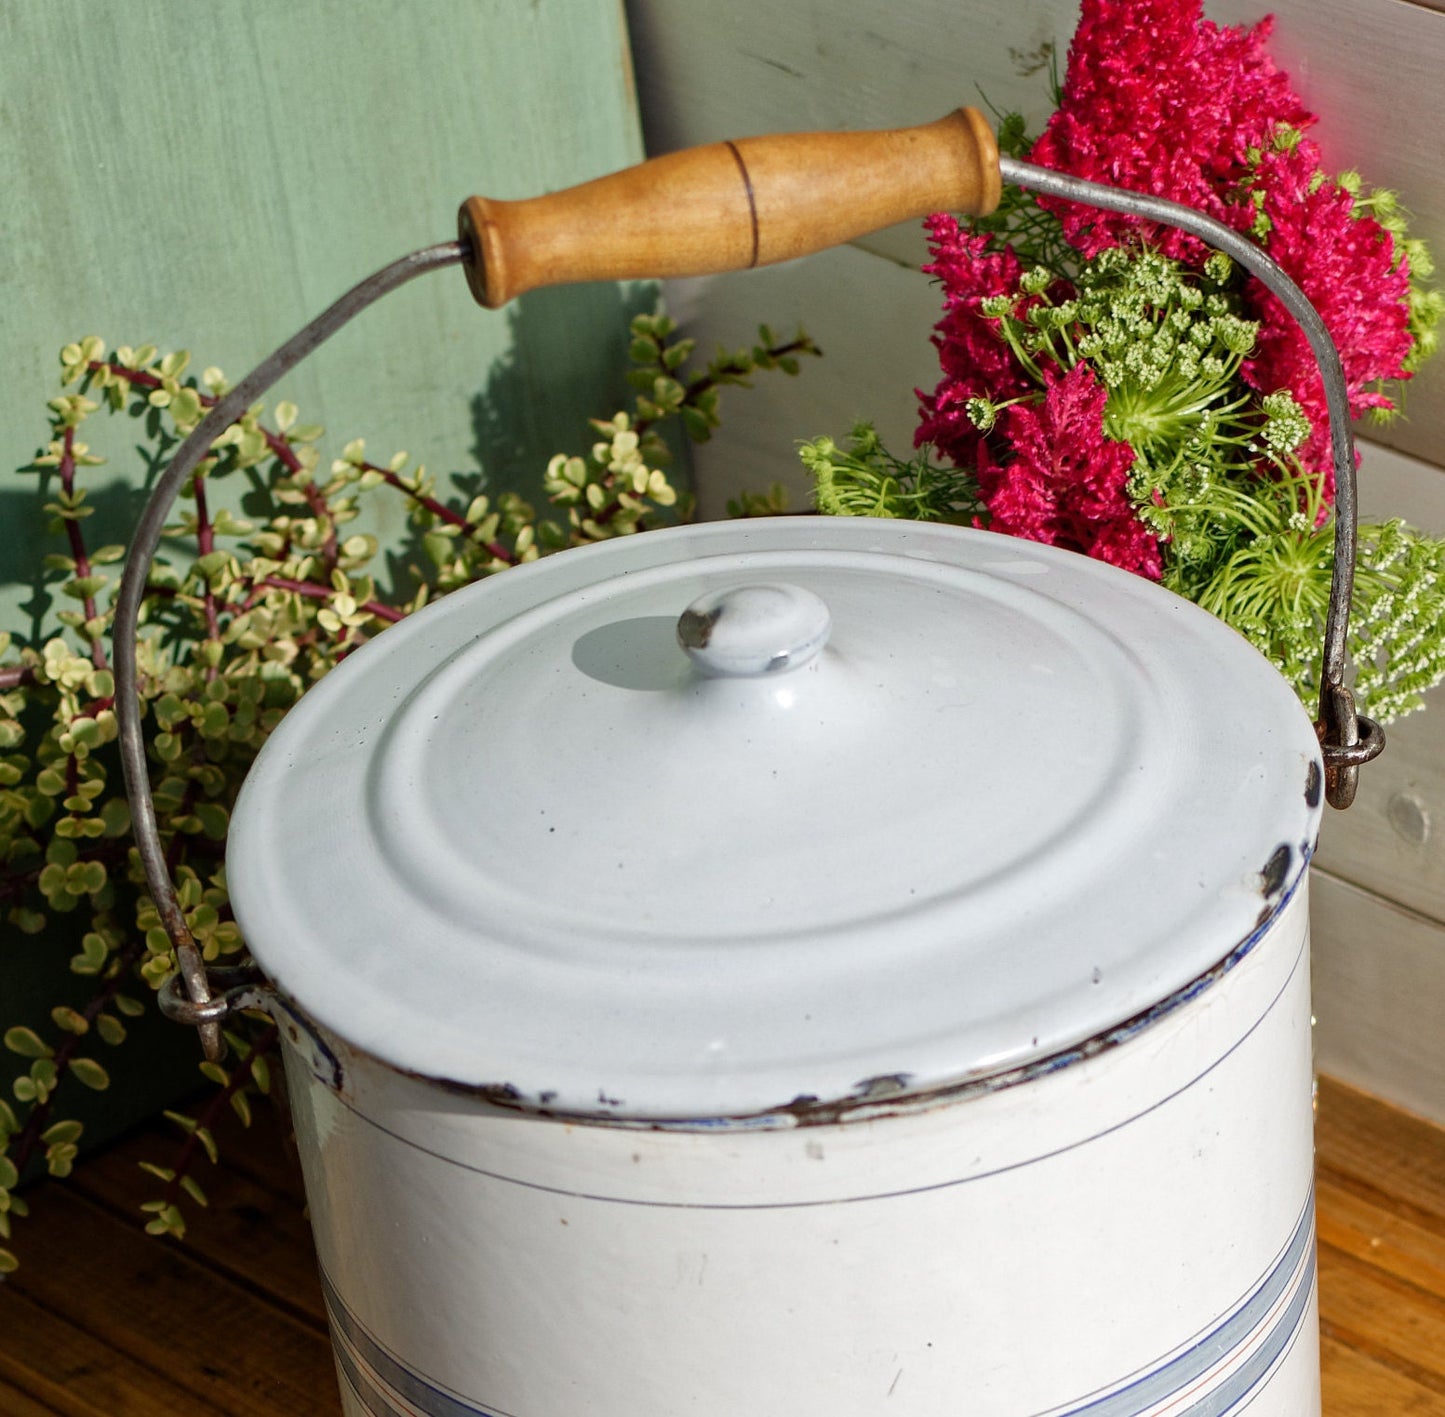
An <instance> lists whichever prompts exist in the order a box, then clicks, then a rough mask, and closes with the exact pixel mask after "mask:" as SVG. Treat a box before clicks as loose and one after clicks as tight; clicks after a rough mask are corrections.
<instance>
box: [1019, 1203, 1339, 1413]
mask: <svg viewBox="0 0 1445 1417" xmlns="http://www.w3.org/2000/svg"><path fill="white" fill-rule="evenodd" d="M1314 1278H1315V1246H1314V1193H1313V1191H1311V1193H1310V1198H1309V1200H1308V1201H1307V1203H1306V1204H1305V1207H1304V1210H1303V1211H1302V1212H1301V1214H1300V1218H1299V1220H1298V1222H1297V1223H1296V1225H1295V1230H1294V1234H1293V1235H1292V1236H1291V1237H1290V1242H1289V1244H1288V1245H1286V1246H1285V1248H1284V1251H1283V1252H1282V1253H1281V1254H1280V1257H1279V1259H1278V1260H1276V1261H1275V1263H1274V1264H1273V1266H1271V1268H1270V1270H1269V1273H1268V1274H1266V1275H1265V1277H1264V1278H1263V1279H1262V1280H1261V1281H1260V1282H1259V1284H1258V1285H1256V1286H1255V1288H1254V1289H1253V1290H1252V1291H1251V1292H1250V1293H1249V1294H1248V1295H1247V1296H1246V1298H1245V1299H1244V1300H1243V1302H1242V1303H1240V1304H1239V1305H1238V1307H1237V1308H1235V1309H1234V1310H1232V1311H1231V1312H1230V1313H1228V1314H1226V1315H1225V1317H1224V1318H1223V1319H1222V1320H1221V1321H1220V1322H1219V1323H1218V1324H1217V1325H1216V1326H1215V1327H1214V1328H1212V1329H1210V1330H1208V1331H1207V1332H1206V1333H1204V1334H1202V1335H1200V1336H1199V1337H1198V1338H1196V1339H1194V1340H1192V1341H1191V1342H1190V1343H1189V1344H1187V1345H1186V1346H1185V1347H1184V1348H1183V1349H1181V1350H1180V1351H1179V1352H1177V1353H1176V1354H1174V1355H1173V1356H1172V1357H1170V1358H1168V1359H1167V1360H1166V1361H1164V1362H1163V1363H1160V1364H1159V1365H1157V1366H1156V1367H1153V1368H1150V1369H1149V1370H1147V1371H1146V1372H1143V1373H1141V1374H1139V1375H1137V1376H1135V1377H1132V1378H1129V1379H1127V1380H1126V1381H1125V1382H1124V1383H1123V1384H1120V1385H1118V1386H1116V1387H1114V1388H1112V1389H1110V1390H1109V1391H1107V1392H1104V1393H1100V1394H1098V1395H1095V1396H1092V1397H1090V1398H1088V1399H1086V1400H1085V1401H1083V1402H1082V1403H1075V1404H1073V1405H1070V1406H1067V1407H1059V1408H1054V1409H1051V1410H1050V1411H1049V1412H1048V1413H1041V1414H1038V1417H1228V1414H1230V1413H1234V1412H1240V1411H1242V1410H1243V1409H1244V1407H1245V1406H1246V1405H1247V1404H1248V1403H1249V1402H1250V1401H1252V1399H1253V1397H1254V1394H1255V1390H1256V1389H1257V1388H1258V1387H1259V1385H1260V1384H1261V1383H1262V1382H1263V1381H1264V1380H1265V1378H1267V1377H1268V1376H1269V1374H1270V1373H1271V1372H1273V1371H1274V1369H1275V1368H1276V1367H1277V1366H1278V1365H1279V1363H1280V1362H1281V1361H1282V1360H1283V1358H1284V1357H1285V1355H1286V1354H1287V1353H1288V1352H1289V1349H1290V1348H1291V1346H1292V1345H1293V1344H1294V1341H1295V1339H1296V1338H1297V1337H1298V1336H1299V1333H1300V1329H1301V1327H1302V1326H1303V1324H1304V1321H1305V1317H1306V1315H1307V1313H1308V1312H1309V1305H1310V1298H1311V1296H1312V1294H1313V1293H1314Z"/></svg>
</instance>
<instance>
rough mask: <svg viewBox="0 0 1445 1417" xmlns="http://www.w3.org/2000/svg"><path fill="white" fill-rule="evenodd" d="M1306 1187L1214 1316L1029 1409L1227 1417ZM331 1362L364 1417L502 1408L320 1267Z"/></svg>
mask: <svg viewBox="0 0 1445 1417" xmlns="http://www.w3.org/2000/svg"><path fill="white" fill-rule="evenodd" d="M1314 1277H1315V1247H1314V1195H1313V1193H1311V1195H1310V1198H1309V1200H1308V1201H1307V1202H1306V1204H1305V1207H1304V1209H1303V1211H1302V1212H1301V1214H1300V1218H1299V1220H1298V1222H1297V1223H1296V1225H1295V1229H1294V1234H1293V1235H1292V1236H1291V1237H1290V1241H1289V1244H1288V1245H1286V1246H1285V1248H1284V1250H1283V1251H1282V1253H1281V1254H1280V1256H1279V1258H1278V1259H1277V1260H1276V1261H1275V1263H1274V1264H1273V1265H1272V1266H1271V1267H1270V1270H1269V1272H1268V1273H1267V1274H1266V1275H1265V1276H1264V1278H1263V1279H1261V1280H1260V1282H1259V1283H1258V1284H1257V1285H1256V1286H1255V1287H1254V1289H1252V1290H1251V1291H1250V1293H1249V1294H1248V1295H1246V1296H1245V1298H1244V1299H1243V1300H1242V1301H1241V1302H1240V1303H1239V1304H1238V1305H1237V1306H1236V1307H1235V1308H1234V1309H1232V1310H1231V1311H1230V1312H1229V1313H1227V1314H1226V1315H1225V1316H1224V1317H1223V1318H1222V1319H1221V1320H1220V1322H1219V1323H1218V1324H1216V1325H1215V1326H1214V1327H1213V1328H1211V1329H1209V1330H1208V1331H1206V1332H1205V1333H1203V1334H1201V1335H1199V1336H1198V1337H1196V1338H1195V1339H1193V1340H1191V1341H1190V1342H1189V1343H1188V1344H1186V1345H1185V1346H1184V1347H1183V1348H1181V1349H1179V1350H1178V1351H1177V1352H1175V1353H1174V1354H1172V1355H1171V1356H1169V1357H1168V1358H1166V1359H1165V1360H1163V1361H1162V1362H1160V1363H1158V1364H1157V1365H1155V1366H1153V1367H1151V1368H1149V1369H1147V1370H1146V1371H1144V1372H1142V1373H1139V1374H1136V1375H1134V1376H1131V1377H1129V1378H1127V1379H1125V1380H1124V1381H1123V1382H1122V1383H1121V1384H1118V1385H1116V1386H1114V1387H1113V1388H1111V1389H1109V1390H1108V1391H1105V1392H1100V1393H1097V1394H1094V1395H1092V1396H1090V1397H1088V1398H1086V1399H1084V1400H1083V1401H1082V1402H1075V1403H1073V1404H1071V1405H1068V1406H1065V1407H1056V1408H1052V1409H1050V1410H1049V1411H1048V1412H1047V1413H1039V1414H1037V1415H1036V1417H1230V1414H1232V1413H1238V1412H1241V1411H1242V1410H1243V1409H1244V1408H1245V1406H1247V1405H1248V1403H1249V1402H1251V1401H1252V1400H1253V1398H1254V1396H1255V1393H1256V1390H1257V1389H1258V1388H1259V1386H1260V1385H1261V1384H1262V1383H1263V1382H1264V1381H1265V1379H1266V1378H1268V1377H1269V1375H1270V1374H1271V1373H1272V1372H1273V1371H1274V1370H1275V1368H1277V1367H1278V1366H1279V1364H1280V1362H1281V1361H1283V1359H1284V1357H1285V1356H1286V1354H1287V1353H1288V1352H1289V1350H1290V1348H1291V1347H1292V1345H1293V1344H1294V1342H1295V1340H1296V1339H1297V1338H1298V1337H1299V1334H1300V1331H1301V1329H1302V1327H1303V1325H1304V1322H1305V1318H1306V1315H1307V1314H1308V1312H1309V1306H1310V1298H1311V1296H1312V1294H1313V1293H1314ZM321 1281H322V1285H323V1286H324V1289H325V1294H326V1307H327V1311H328V1313H329V1314H330V1316H331V1331H332V1337H333V1339H334V1341H335V1348H336V1360H337V1366H338V1368H339V1369H340V1371H341V1375H342V1379H343V1381H344V1382H345V1383H346V1384H347V1385H348V1386H349V1387H350V1388H351V1390H352V1392H353V1394H354V1395H355V1396H356V1398H357V1400H358V1401H359V1402H360V1403H361V1404H362V1406H363V1407H364V1408H365V1410H366V1411H367V1412H368V1413H369V1414H371V1417H511V1414H508V1413H506V1412H503V1411H502V1410H501V1409H500V1408H493V1407H480V1406H478V1405H477V1404H476V1403H475V1402H473V1401H471V1400H470V1399H468V1398H465V1397H462V1396H460V1395H458V1394H456V1393H454V1392H451V1391H449V1390H447V1389H445V1388H443V1387H441V1386H440V1385H438V1384H437V1383H435V1382H433V1381H432V1380H430V1379H428V1378H425V1377H423V1376H422V1375H421V1374H420V1373H417V1372H415V1371H414V1370H413V1369H411V1368H408V1367H407V1366H406V1365H405V1364H403V1363H402V1362H401V1361H400V1360H398V1359H397V1358H396V1357H395V1356H394V1355H393V1354H392V1353H390V1352H389V1351H388V1350H387V1349H385V1348H384V1347H382V1345H381V1344H379V1343H378V1342H377V1341H376V1340H375V1339H374V1338H373V1337H372V1336H371V1335H370V1334H369V1333H368V1332H367V1331H366V1329H365V1328H363V1327H362V1325H361V1323H360V1322H359V1321H358V1320H357V1318H356V1316H355V1315H354V1314H353V1313H352V1312H351V1311H350V1309H348V1308H347V1307H346V1305H345V1304H344V1303H343V1302H342V1300H341V1297H340V1295H339V1294H338V1293H337V1291H336V1288H335V1286H334V1285H333V1284H332V1283H331V1280H330V1278H329V1277H328V1276H327V1275H326V1274H325V1272H324V1271H323V1273H322V1275H321Z"/></svg>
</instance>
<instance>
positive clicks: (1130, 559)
mask: <svg viewBox="0 0 1445 1417" xmlns="http://www.w3.org/2000/svg"><path fill="white" fill-rule="evenodd" d="M1104 402H1105V391H1104V387H1103V385H1102V384H1100V383H1099V381H1098V379H1097V378H1096V376H1095V374H1094V371H1093V369H1091V368H1090V367H1089V366H1088V365H1087V364H1076V365H1075V366H1074V367H1073V368H1072V369H1070V370H1069V372H1068V373H1067V374H1065V375H1064V376H1063V377H1062V378H1061V379H1056V380H1054V381H1053V382H1052V383H1051V384H1050V385H1049V388H1048V392H1047V393H1046V394H1045V396H1044V399H1043V401H1042V403H1039V404H1037V405H1030V404H1026V403H1019V404H1014V405H1012V406H1011V407H1009V408H1007V409H1004V410H1003V412H1002V414H1001V418H1000V429H1001V431H1002V434H1003V439H1004V441H1005V442H1006V444H1007V446H1008V452H1009V454H1010V456H1009V459H1008V461H1006V462H1004V463H1002V464H997V465H996V464H994V463H993V462H992V460H991V458H990V457H989V456H988V451H987V448H985V449H984V456H983V458H982V459H981V461H980V465H979V469H978V478H979V486H980V490H981V491H982V493H983V498H984V501H985V503H986V504H987V506H988V509H989V525H990V527H991V528H992V529H993V530H994V531H1001V532H1006V533H1008V534H1009V535H1012V536H1022V537H1027V538H1028V539H1029V540H1030V541H1042V542H1046V543H1048V544H1049V545H1051V546H1064V547H1067V548H1069V549H1070V550H1074V551H1082V552H1084V553H1085V554H1086V555H1089V556H1093V557H1096V558H1097V559H1098V560H1101V561H1108V562H1110V563H1111V564H1112V565H1115V566H1122V567H1123V568H1124V569H1125V570H1129V571H1135V572H1137V573H1138V574H1139V575H1142V576H1147V577H1149V579H1150V580H1156V581H1157V580H1158V579H1160V577H1161V576H1162V575H1163V571H1164V566H1163V560H1162V558H1161V556H1160V552H1159V542H1158V541H1157V539H1156V538H1155V537H1154V535H1153V534H1152V533H1151V532H1150V531H1149V529H1148V528H1147V527H1145V526H1144V524H1143V523H1142V522H1141V521H1140V520H1139V518H1138V517H1137V516H1136V515H1135V512H1134V507H1133V504H1132V503H1131V502H1130V501H1129V496H1128V492H1127V491H1126V483H1127V481H1128V476H1129V468H1130V467H1131V466H1132V464H1133V462H1134V450H1133V449H1132V448H1131V447H1130V446H1129V445H1128V444H1127V443H1119V442H1115V441H1114V440H1112V439H1110V438H1108V437H1106V436H1105V434H1104Z"/></svg>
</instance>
